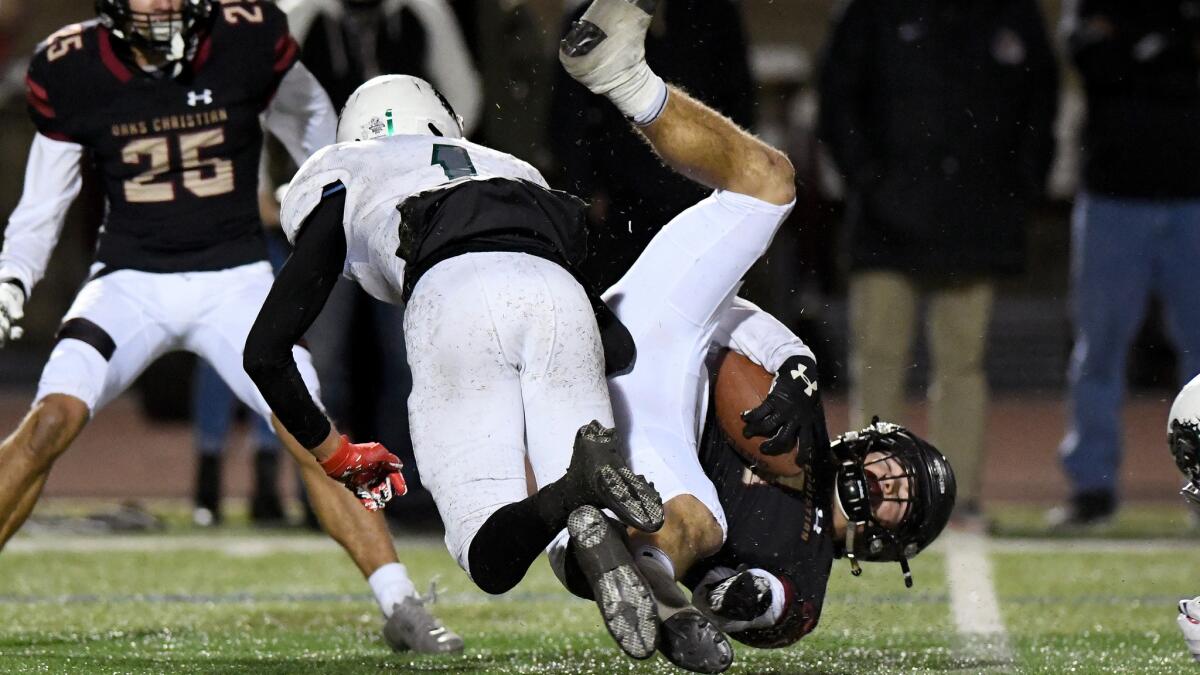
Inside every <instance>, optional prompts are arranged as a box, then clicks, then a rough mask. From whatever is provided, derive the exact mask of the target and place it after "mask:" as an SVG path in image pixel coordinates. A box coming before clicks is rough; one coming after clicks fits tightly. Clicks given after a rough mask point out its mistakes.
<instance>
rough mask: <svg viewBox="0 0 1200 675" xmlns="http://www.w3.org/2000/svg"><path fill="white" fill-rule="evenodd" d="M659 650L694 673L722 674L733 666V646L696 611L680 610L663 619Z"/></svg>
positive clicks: (674, 662)
mask: <svg viewBox="0 0 1200 675" xmlns="http://www.w3.org/2000/svg"><path fill="white" fill-rule="evenodd" d="M658 650H659V651H660V652H662V655H663V656H664V657H665V658H666V659H667V660H668V661H670V662H671V663H673V664H675V665H676V666H678V667H680V668H683V669H684V670H689V671H691V672H693V673H723V672H725V671H726V670H728V669H729V666H731V665H733V646H732V645H730V644H729V638H727V637H725V634H724V633H722V632H721V631H720V630H719V629H718V628H717V627H716V626H714V625H713V623H712V622H711V621H709V620H708V619H707V618H706V617H705V616H704V615H703V614H701V613H700V611H699V610H697V609H695V608H694V607H693V608H688V609H683V610H681V611H679V612H676V613H675V614H672V615H671V616H670V617H668V618H667V619H666V620H665V621H663V622H662V627H661V628H659V630H658Z"/></svg>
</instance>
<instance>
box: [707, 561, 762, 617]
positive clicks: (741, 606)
mask: <svg viewBox="0 0 1200 675" xmlns="http://www.w3.org/2000/svg"><path fill="white" fill-rule="evenodd" d="M705 600H706V601H707V602H708V606H709V608H710V609H711V610H712V613H713V614H715V615H717V616H718V617H720V618H722V619H725V620H728V621H753V620H754V619H757V618H758V617H760V616H762V615H763V614H766V613H767V610H768V609H770V608H771V584H770V583H768V582H767V580H766V579H763V578H762V577H759V576H755V575H754V574H751V573H750V571H749V570H742V571H741V572H738V573H737V574H735V575H733V576H731V577H729V578H728V579H726V580H724V581H722V582H721V583H719V584H717V585H715V586H713V587H712V588H710V589H708V593H707V594H706V597H705Z"/></svg>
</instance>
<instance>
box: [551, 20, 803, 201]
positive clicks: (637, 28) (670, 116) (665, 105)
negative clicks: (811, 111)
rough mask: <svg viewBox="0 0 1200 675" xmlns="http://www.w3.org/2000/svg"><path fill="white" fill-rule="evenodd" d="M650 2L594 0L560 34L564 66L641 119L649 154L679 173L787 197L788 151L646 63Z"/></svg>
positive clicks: (790, 196)
mask: <svg viewBox="0 0 1200 675" xmlns="http://www.w3.org/2000/svg"><path fill="white" fill-rule="evenodd" d="M655 4H656V3H655V2H654V0H594V2H592V4H591V6H590V7H589V8H588V10H587V11H586V12H585V13H584V15H583V16H582V17H581V18H580V20H579V21H578V22H576V23H575V25H574V26H573V27H572V29H571V31H570V32H569V33H568V34H567V35H566V37H564V38H563V41H562V44H561V45H560V49H559V60H560V61H561V62H562V64H563V67H564V68H565V69H566V70H567V72H568V73H570V75H571V77H573V78H574V79H575V80H577V81H578V82H579V83H580V84H582V85H584V86H585V87H587V88H588V89H589V90H590V91H592V92H593V93H596V94H600V95H602V96H606V97H608V99H609V100H611V101H612V102H613V103H614V104H615V105H616V106H617V108H618V109H620V110H621V112H622V113H624V114H625V116H626V117H628V118H629V119H631V120H632V121H633V122H634V123H635V124H638V125H641V126H640V127H639V128H640V129H641V131H642V132H643V133H644V134H645V136H646V138H647V140H649V141H650V144H651V145H652V146H653V147H654V150H655V152H657V153H658V154H659V156H660V157H662V159H663V160H664V161H665V162H666V163H667V164H668V165H669V166H671V168H673V169H675V170H676V171H678V172H679V173H681V174H683V175H685V176H687V177H689V178H691V179H692V180H695V181H697V182H699V183H701V184H703V185H707V186H709V187H713V188H718V189H724V190H730V191H733V192H737V193H740V194H744V195H749V196H752V197H756V198H758V199H762V200H764V201H767V202H770V203H773V204H787V203H789V202H792V201H793V200H794V199H795V196H796V187H795V172H794V170H793V168H792V165H791V162H789V161H788V159H787V156H786V155H784V154H783V153H782V152H779V151H778V150H776V149H774V148H772V147H770V146H768V145H767V144H765V143H763V142H762V141H760V140H758V139H756V138H754V137H753V136H751V135H750V134H748V133H746V132H745V131H743V130H742V129H740V128H738V126H737V125H736V124H734V123H733V122H732V121H730V120H729V119H728V118H726V117H724V116H722V115H721V114H720V113H718V112H716V111H714V110H713V109H711V108H709V107H708V106H705V105H704V104H702V103H700V102H699V101H696V100H695V99H693V98H691V97H690V96H688V95H687V94H685V93H684V92H683V91H682V90H680V89H677V88H674V87H670V88H669V94H668V87H666V86H665V85H664V83H663V81H662V78H660V77H658V76H657V75H655V74H654V73H653V72H652V71H651V70H650V68H649V67H648V66H647V65H646V59H645V37H646V30H647V28H648V27H649V26H650V20H651V17H652V16H653V13H654V7H655ZM731 158H735V159H733V160H731Z"/></svg>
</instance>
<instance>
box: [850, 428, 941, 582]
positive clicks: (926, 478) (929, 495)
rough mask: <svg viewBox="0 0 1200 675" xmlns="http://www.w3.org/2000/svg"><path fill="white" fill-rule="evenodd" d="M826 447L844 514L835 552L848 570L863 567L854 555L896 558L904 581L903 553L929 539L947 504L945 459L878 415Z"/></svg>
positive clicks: (913, 550) (917, 548)
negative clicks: (841, 546) (847, 562)
mask: <svg viewBox="0 0 1200 675" xmlns="http://www.w3.org/2000/svg"><path fill="white" fill-rule="evenodd" d="M831 447H832V450H833V452H834V455H835V456H836V457H837V459H838V462H839V465H838V472H837V479H836V485H835V496H836V498H837V504H838V507H839V508H840V509H841V510H842V513H843V515H845V516H846V520H847V521H849V522H848V526H847V528H846V542H845V547H844V550H843V551H841V553H842V554H844V555H845V556H846V557H847V558H849V559H850V567H851V573H852V574H854V575H855V576H858V575H860V574H862V568H861V567H860V566H859V561H860V560H866V561H869V562H898V563H900V568H901V570H902V571H903V573H904V585H905V586H907V587H909V588H911V587H912V572H911V570H910V569H909V566H908V559H909V558H912V557H914V556H915V555H917V554H918V553H920V552H921V550H922V549H924V548H925V547H926V546H927V545H929V544H930V543H932V541H933V540H934V539H935V538H936V537H937V535H938V534H939V533H940V532H941V531H942V529H943V528H944V527H945V525H946V523H947V522H948V521H949V519H950V512H951V511H952V510H953V508H954V494H955V482H954V473H953V471H952V470H951V469H950V465H949V463H948V462H947V461H946V458H945V456H943V455H942V454H941V453H940V452H938V451H937V450H936V449H935V448H933V446H931V445H929V444H928V443H925V442H924V441H922V440H920V439H919V438H917V437H916V436H914V435H912V434H911V433H910V432H908V431H907V430H906V429H904V428H902V427H899V426H897V425H895V424H889V423H886V422H879V420H878V418H876V419H875V420H874V421H873V423H872V425H871V426H870V427H868V428H866V429H864V430H862V431H860V432H849V433H847V434H844V435H843V436H841V437H840V438H838V439H837V440H836V441H834V443H833V444H832V446H831Z"/></svg>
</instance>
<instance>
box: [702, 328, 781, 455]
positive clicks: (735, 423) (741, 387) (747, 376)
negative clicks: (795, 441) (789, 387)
mask: <svg viewBox="0 0 1200 675" xmlns="http://www.w3.org/2000/svg"><path fill="white" fill-rule="evenodd" d="M720 359H721V360H720V362H719V363H718V365H717V376H716V377H717V381H716V384H715V386H714V388H713V390H714V394H713V395H714V396H716V413H717V422H718V423H719V424H720V425H721V430H722V431H724V432H725V435H726V436H728V437H729V440H730V442H731V444H732V445H733V447H734V448H735V449H736V450H737V451H738V452H739V453H741V455H742V456H743V457H745V458H746V459H747V460H748V461H750V462H751V463H752V464H754V465H755V466H757V467H759V468H760V469H762V470H764V471H766V472H768V473H771V474H774V475H776V476H795V475H797V474H799V473H801V472H802V469H801V468H800V467H799V466H797V465H796V450H797V448H792V450H791V452H786V453H784V454H782V455H775V456H771V455H764V454H763V453H762V452H761V451H760V450H759V446H760V445H761V444H762V442H763V441H765V440H767V439H766V438H763V437H762V436H754V437H751V438H744V437H743V436H742V429H743V428H744V427H745V422H743V421H742V413H743V412H744V411H746V410H751V409H753V408H756V407H758V404H760V403H762V401H763V399H764V398H766V396H767V392H769V391H770V390H771V382H772V380H774V379H775V376H774V375H772V374H771V373H768V372H767V371H765V370H763V369H762V367H760V366H759V365H758V364H756V363H754V362H753V361H751V360H750V359H748V358H746V357H744V356H742V355H741V354H738V353H737V352H733V351H728V350H727V351H725V352H724V353H723V354H722V355H721V357H720Z"/></svg>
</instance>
